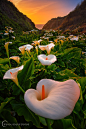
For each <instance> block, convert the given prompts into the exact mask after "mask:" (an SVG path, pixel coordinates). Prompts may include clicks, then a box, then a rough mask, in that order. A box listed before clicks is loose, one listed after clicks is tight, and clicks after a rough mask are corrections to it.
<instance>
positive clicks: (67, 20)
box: [42, 0, 86, 31]
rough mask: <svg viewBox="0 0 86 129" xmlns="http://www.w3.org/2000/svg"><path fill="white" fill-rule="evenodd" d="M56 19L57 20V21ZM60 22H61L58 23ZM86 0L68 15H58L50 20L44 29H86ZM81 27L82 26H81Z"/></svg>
mask: <svg viewBox="0 0 86 129" xmlns="http://www.w3.org/2000/svg"><path fill="white" fill-rule="evenodd" d="M55 21H56V22H55ZM58 22H59V23H60V24H58ZM85 23H86V0H84V1H83V2H82V3H81V4H80V5H77V6H76V8H75V9H74V10H73V11H71V12H70V13H69V14H68V15H66V16H64V17H57V18H55V19H54V18H53V19H51V20H49V21H48V22H47V23H46V24H45V25H44V26H43V28H42V29H55V30H57V29H60V30H63V31H66V30H68V29H69V30H74V29H75V28H77V27H79V30H80V29H81V28H82V31H86V24H85ZM83 25H84V26H83ZM80 27H81V28H80Z"/></svg>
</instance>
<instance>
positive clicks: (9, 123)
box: [1, 109, 21, 129]
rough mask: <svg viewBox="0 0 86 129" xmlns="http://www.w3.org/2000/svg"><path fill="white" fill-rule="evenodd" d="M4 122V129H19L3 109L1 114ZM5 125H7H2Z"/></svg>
mask: <svg viewBox="0 0 86 129" xmlns="http://www.w3.org/2000/svg"><path fill="white" fill-rule="evenodd" d="M1 115H2V117H3V119H4V121H3V126H6V129H7V128H8V127H9V128H8V129H21V128H20V126H19V125H18V123H17V120H16V118H14V117H13V116H11V112H10V111H8V110H6V109H4V110H3V112H2V113H1ZM4 124H7V125H4Z"/></svg>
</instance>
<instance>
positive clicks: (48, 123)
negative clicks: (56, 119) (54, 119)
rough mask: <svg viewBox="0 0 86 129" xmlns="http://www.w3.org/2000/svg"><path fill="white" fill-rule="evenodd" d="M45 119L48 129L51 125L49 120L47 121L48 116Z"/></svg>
mask: <svg viewBox="0 0 86 129" xmlns="http://www.w3.org/2000/svg"><path fill="white" fill-rule="evenodd" d="M45 120H46V123H47V127H48V129H52V127H51V125H50V122H49V119H48V118H45Z"/></svg>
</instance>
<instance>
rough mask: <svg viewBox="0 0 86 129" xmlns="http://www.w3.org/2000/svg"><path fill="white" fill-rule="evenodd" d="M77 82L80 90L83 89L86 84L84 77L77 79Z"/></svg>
mask: <svg viewBox="0 0 86 129" xmlns="http://www.w3.org/2000/svg"><path fill="white" fill-rule="evenodd" d="M78 82H79V83H80V86H81V89H82V91H84V89H85V86H86V77H83V78H81V79H79V80H78Z"/></svg>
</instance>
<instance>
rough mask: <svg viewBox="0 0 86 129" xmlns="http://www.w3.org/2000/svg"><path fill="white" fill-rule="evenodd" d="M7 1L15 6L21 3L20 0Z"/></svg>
mask: <svg viewBox="0 0 86 129" xmlns="http://www.w3.org/2000/svg"><path fill="white" fill-rule="evenodd" d="M9 1H11V2H13V3H14V4H15V5H17V4H18V3H19V2H20V1H22V0H9Z"/></svg>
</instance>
